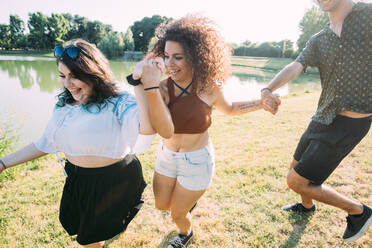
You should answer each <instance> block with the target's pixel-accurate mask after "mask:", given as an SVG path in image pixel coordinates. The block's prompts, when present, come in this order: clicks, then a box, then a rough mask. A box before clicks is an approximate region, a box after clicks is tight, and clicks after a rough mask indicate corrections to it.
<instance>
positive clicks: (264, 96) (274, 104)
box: [261, 90, 281, 115]
mask: <svg viewBox="0 0 372 248" xmlns="http://www.w3.org/2000/svg"><path fill="white" fill-rule="evenodd" d="M261 102H262V107H263V109H264V110H266V111H268V112H270V113H272V114H273V115H275V114H276V113H277V112H278V110H279V105H280V103H281V101H280V99H279V95H277V94H273V93H272V92H271V91H270V90H262V91H261Z"/></svg>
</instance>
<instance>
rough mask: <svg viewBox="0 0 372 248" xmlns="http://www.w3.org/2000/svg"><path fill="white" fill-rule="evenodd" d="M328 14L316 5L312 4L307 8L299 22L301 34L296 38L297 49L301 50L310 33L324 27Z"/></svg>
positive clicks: (312, 33)
mask: <svg viewBox="0 0 372 248" xmlns="http://www.w3.org/2000/svg"><path fill="white" fill-rule="evenodd" d="M328 20H329V19H328V14H327V13H326V12H323V11H321V10H320V9H319V8H318V7H316V6H313V7H312V8H311V9H309V10H308V11H307V12H306V13H305V15H304V17H303V18H302V19H301V22H300V24H299V27H300V30H301V35H300V37H299V39H298V40H297V46H298V50H299V51H302V49H304V47H305V46H306V42H307V41H308V40H309V39H310V37H311V36H312V35H314V34H315V33H317V32H319V31H320V30H322V29H323V28H324V26H325V25H326V24H327V22H328Z"/></svg>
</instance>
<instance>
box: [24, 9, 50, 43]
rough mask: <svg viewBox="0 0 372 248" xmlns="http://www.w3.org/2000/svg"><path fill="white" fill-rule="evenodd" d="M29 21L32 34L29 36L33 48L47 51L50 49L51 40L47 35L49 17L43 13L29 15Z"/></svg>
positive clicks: (28, 24)
mask: <svg viewBox="0 0 372 248" xmlns="http://www.w3.org/2000/svg"><path fill="white" fill-rule="evenodd" d="M28 15H29V20H28V23H27V26H28V29H29V30H30V34H29V35H28V42H29V43H30V44H32V47H33V48H38V49H47V48H50V45H49V38H48V36H46V35H45V34H47V33H48V31H49V29H48V17H46V16H45V15H44V14H42V13H41V12H37V13H29V14H28Z"/></svg>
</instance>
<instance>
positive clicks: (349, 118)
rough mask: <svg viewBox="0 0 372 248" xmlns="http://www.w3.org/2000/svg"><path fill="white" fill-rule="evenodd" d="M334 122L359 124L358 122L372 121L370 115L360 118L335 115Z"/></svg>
mask: <svg viewBox="0 0 372 248" xmlns="http://www.w3.org/2000/svg"><path fill="white" fill-rule="evenodd" d="M336 120H340V121H341V120H345V121H352V122H359V121H372V115H370V116H366V117H362V118H352V117H348V116H345V115H336V117H335V119H334V121H336Z"/></svg>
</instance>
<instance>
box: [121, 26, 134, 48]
mask: <svg viewBox="0 0 372 248" xmlns="http://www.w3.org/2000/svg"><path fill="white" fill-rule="evenodd" d="M123 42H124V47H125V50H126V51H134V40H133V33H132V30H131V29H130V28H128V30H127V32H125V34H124V35H123Z"/></svg>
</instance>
